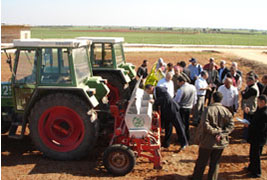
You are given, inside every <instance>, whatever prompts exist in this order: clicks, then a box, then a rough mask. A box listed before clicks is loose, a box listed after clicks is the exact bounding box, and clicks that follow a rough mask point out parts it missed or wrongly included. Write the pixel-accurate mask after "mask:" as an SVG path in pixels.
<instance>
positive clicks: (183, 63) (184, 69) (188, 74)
mask: <svg viewBox="0 0 267 180" xmlns="http://www.w3.org/2000/svg"><path fill="white" fill-rule="evenodd" d="M177 65H178V66H180V67H182V68H183V73H185V74H186V75H187V76H188V77H190V70H189V69H188V68H187V67H186V63H185V62H184V61H181V62H179V63H177Z"/></svg>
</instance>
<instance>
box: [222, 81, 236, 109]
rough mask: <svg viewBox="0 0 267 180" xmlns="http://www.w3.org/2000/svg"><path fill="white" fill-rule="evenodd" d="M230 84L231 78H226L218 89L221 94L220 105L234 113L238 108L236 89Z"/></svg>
mask: <svg viewBox="0 0 267 180" xmlns="http://www.w3.org/2000/svg"><path fill="white" fill-rule="evenodd" d="M232 84H233V81H232V79H231V78H226V79H225V81H224V85H221V86H220V87H219V89H218V91H219V92H220V93H222V95H223V99H222V102H221V103H222V105H223V106H224V107H227V109H229V110H230V111H231V113H232V114H234V113H235V112H236V111H237V109H238V90H237V88H236V87H234V86H233V85H232Z"/></svg>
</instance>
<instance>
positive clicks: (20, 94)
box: [1, 39, 109, 160]
mask: <svg viewBox="0 0 267 180" xmlns="http://www.w3.org/2000/svg"><path fill="white" fill-rule="evenodd" d="M90 43H91V42H90V41H87V40H71V39H70V40H40V39H29V40H14V42H13V46H12V47H9V48H3V49H2V50H3V51H4V52H5V53H6V55H7V57H8V60H7V62H8V63H9V65H10V69H11V71H12V78H11V82H2V87H1V88H2V89H1V100H2V104H1V109H2V113H1V119H2V120H1V132H2V133H8V136H9V137H11V138H17V139H20V138H23V136H24V134H25V129H26V126H27V125H28V126H29V129H30V137H31V138H32V141H33V142H34V144H35V145H36V147H37V148H38V149H39V150H40V151H41V152H43V153H44V155H46V156H48V157H50V158H53V159H58V160H71V159H79V158H81V157H83V156H85V155H86V154H87V153H88V152H89V151H90V150H91V149H92V148H93V147H94V146H95V143H96V140H97V136H98V132H99V131H98V126H99V120H98V118H97V113H96V111H95V110H94V109H95V108H96V107H97V106H98V104H99V103H102V101H103V102H106V103H107V94H108V93H109V89H108V87H107V85H106V80H105V79H102V78H101V77H97V76H93V74H92V69H91V64H90V56H89V53H90V52H89V50H90V48H89V47H90ZM14 50H15V51H14ZM9 51H12V53H15V58H14V62H13V63H12V60H11V56H10V54H9ZM13 64H14V67H13V68H12V65H13Z"/></svg>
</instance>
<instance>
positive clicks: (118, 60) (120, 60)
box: [114, 44, 123, 65]
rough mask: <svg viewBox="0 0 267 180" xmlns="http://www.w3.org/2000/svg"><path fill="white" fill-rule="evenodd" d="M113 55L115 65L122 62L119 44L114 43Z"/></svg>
mask: <svg viewBox="0 0 267 180" xmlns="http://www.w3.org/2000/svg"><path fill="white" fill-rule="evenodd" d="M114 50H115V56H116V62H117V65H118V64H120V63H122V62H123V56H122V45H121V44H114Z"/></svg>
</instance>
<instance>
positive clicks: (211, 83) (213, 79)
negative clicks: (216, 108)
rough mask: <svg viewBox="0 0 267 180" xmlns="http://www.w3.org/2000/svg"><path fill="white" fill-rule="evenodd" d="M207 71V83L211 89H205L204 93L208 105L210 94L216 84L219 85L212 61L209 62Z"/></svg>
mask: <svg viewBox="0 0 267 180" xmlns="http://www.w3.org/2000/svg"><path fill="white" fill-rule="evenodd" d="M207 71H208V74H209V77H208V79H207V83H208V84H209V86H210V87H211V90H207V93H206V99H208V105H209V104H210V102H211V95H212V93H213V92H214V91H215V89H216V88H217V86H218V85H219V75H218V71H217V70H216V69H215V63H214V62H212V63H210V64H209V69H208V70H207Z"/></svg>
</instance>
